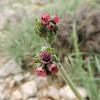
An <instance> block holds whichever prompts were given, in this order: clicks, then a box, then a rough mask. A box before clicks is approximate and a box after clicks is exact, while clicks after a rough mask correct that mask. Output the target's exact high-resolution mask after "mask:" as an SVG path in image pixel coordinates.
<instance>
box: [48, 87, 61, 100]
mask: <svg viewBox="0 0 100 100" xmlns="http://www.w3.org/2000/svg"><path fill="white" fill-rule="evenodd" d="M48 96H49V97H51V98H53V99H54V100H59V99H60V96H59V90H58V89H57V88H55V87H54V86H49V87H48Z"/></svg>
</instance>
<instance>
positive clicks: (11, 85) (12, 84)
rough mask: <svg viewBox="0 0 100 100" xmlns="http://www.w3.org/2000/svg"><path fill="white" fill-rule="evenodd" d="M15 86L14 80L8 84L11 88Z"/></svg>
mask: <svg viewBox="0 0 100 100" xmlns="http://www.w3.org/2000/svg"><path fill="white" fill-rule="evenodd" d="M14 85H15V80H12V81H11V82H10V84H9V87H10V88H12V87H13V86H14Z"/></svg>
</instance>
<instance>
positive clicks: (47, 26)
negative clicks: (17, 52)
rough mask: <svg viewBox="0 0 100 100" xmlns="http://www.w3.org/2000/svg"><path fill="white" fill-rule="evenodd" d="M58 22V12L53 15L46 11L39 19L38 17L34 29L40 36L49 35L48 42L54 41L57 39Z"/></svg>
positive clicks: (45, 36)
mask: <svg viewBox="0 0 100 100" xmlns="http://www.w3.org/2000/svg"><path fill="white" fill-rule="evenodd" d="M58 22H60V17H59V16H57V14H55V15H54V16H53V17H51V16H50V15H49V14H47V13H45V12H44V13H42V15H41V18H40V19H39V20H37V19H36V28H35V29H34V30H35V32H36V34H37V35H38V36H40V37H43V38H47V37H48V39H49V40H48V42H49V43H52V42H54V41H55V36H56V35H57V33H58V28H59V27H58V24H57V23H58Z"/></svg>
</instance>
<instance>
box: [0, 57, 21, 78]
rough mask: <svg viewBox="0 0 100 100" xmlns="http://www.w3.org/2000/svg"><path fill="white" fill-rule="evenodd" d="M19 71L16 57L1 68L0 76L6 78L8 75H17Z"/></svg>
mask: <svg viewBox="0 0 100 100" xmlns="http://www.w3.org/2000/svg"><path fill="white" fill-rule="evenodd" d="M18 73H19V69H18V65H17V63H16V62H15V61H14V59H11V60H9V61H8V62H7V63H6V64H5V65H4V66H2V67H1V68H0V77H1V78H4V77H6V76H8V75H15V74H18Z"/></svg>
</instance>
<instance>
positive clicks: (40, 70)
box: [34, 66, 46, 77]
mask: <svg viewBox="0 0 100 100" xmlns="http://www.w3.org/2000/svg"><path fill="white" fill-rule="evenodd" d="M34 72H37V75H38V76H43V77H44V76H45V75H46V70H45V69H44V68H42V67H41V66H40V67H39V68H37V69H35V70H34Z"/></svg>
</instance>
